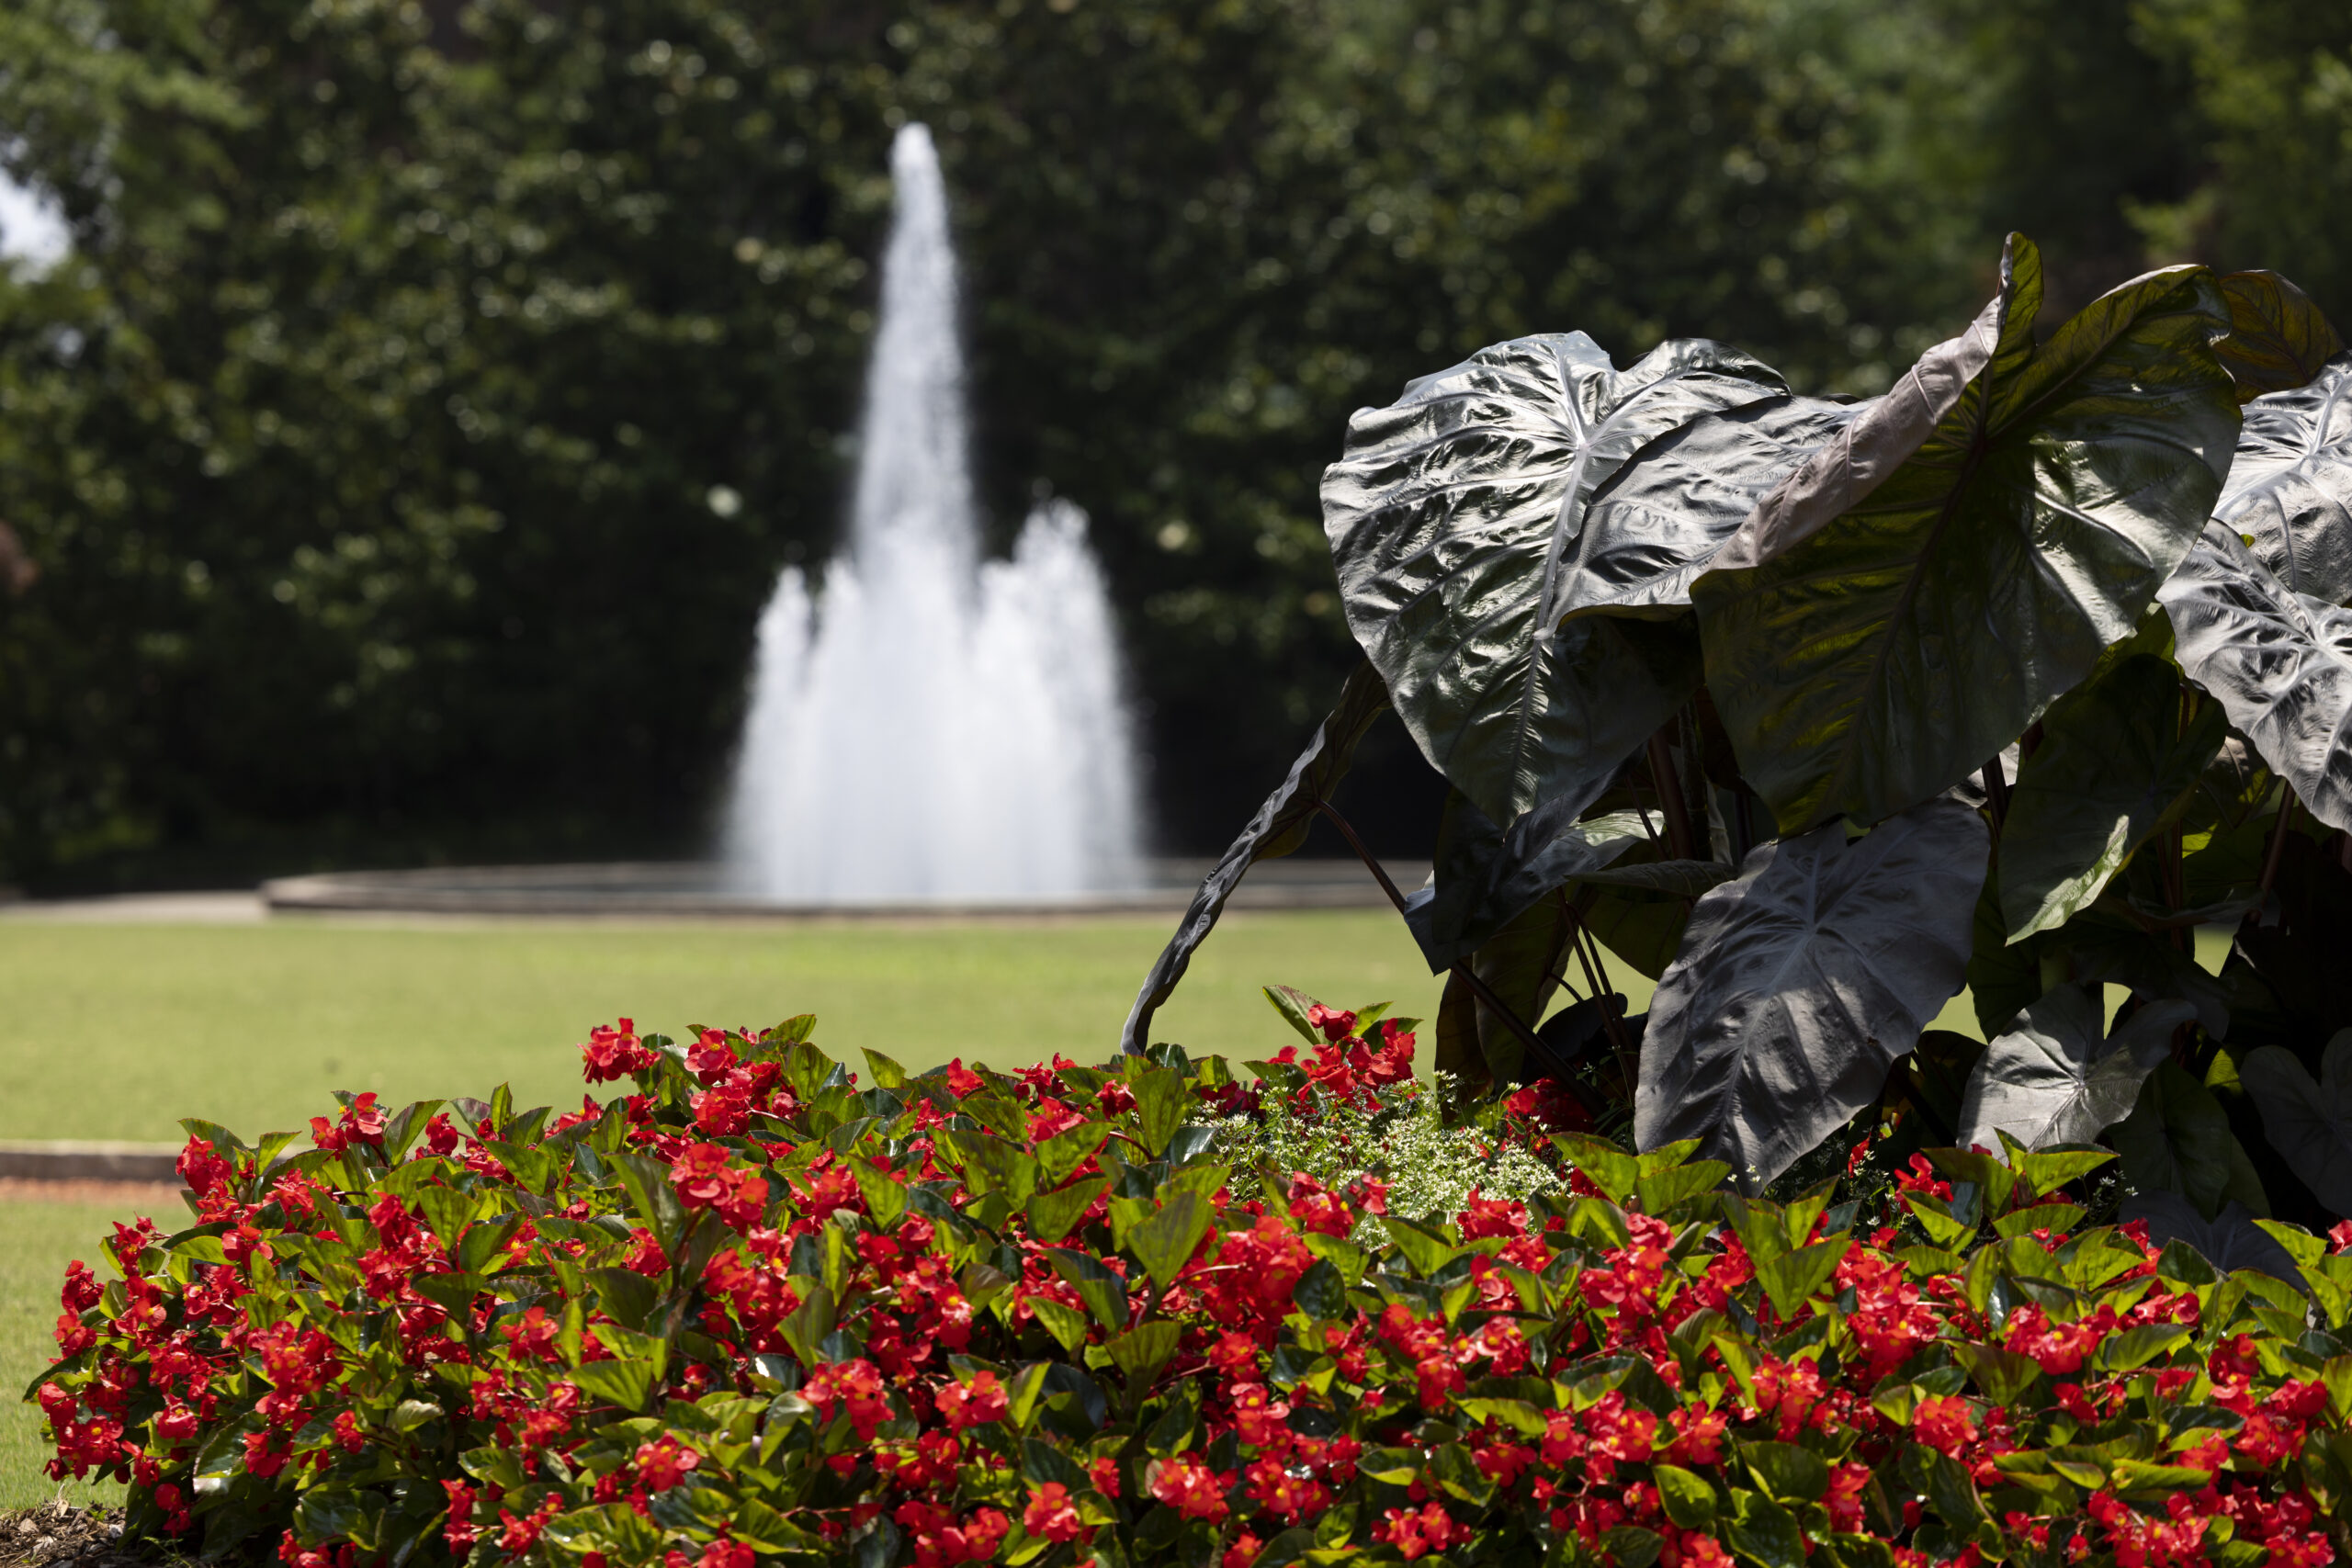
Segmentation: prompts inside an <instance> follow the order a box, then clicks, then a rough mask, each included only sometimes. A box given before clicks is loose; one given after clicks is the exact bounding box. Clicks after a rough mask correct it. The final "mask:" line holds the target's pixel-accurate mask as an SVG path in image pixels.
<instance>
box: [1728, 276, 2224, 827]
mask: <svg viewBox="0 0 2352 1568" xmlns="http://www.w3.org/2000/svg"><path fill="white" fill-rule="evenodd" d="M2002 274H2003V283H2002V288H2001V292H2000V295H1999V296H1998V297H1997V298H1996V299H1995V300H1994V302H1993V304H1992V305H1991V306H1989V307H1988V308H1987V310H1986V311H1985V314H1984V315H1983V316H1981V317H1979V318H1978V320H1977V321H1976V323H1975V324H1974V325H1973V327H1972V328H1971V329H1970V331H1969V332H1968V333H1966V334H1964V335H1963V336H1962V338H1960V339H1956V340H1954V343H1953V344H1945V345H1943V346H1942V347H1940V348H1939V349H1937V350H1933V351H1930V353H1929V355H1928V357H1927V359H1925V360H1923V361H1922V362H1921V365H1920V367H1918V368H1917V370H1915V372H1914V374H1913V377H1912V378H1911V379H1910V380H1909V381H1907V382H1906V383H1905V385H1904V386H1901V387H1898V388H1897V389H1896V390H1895V391H1894V392H1893V393H1890V394H1889V395H1888V396H1887V397H1886V398H1884V399H1883V400H1880V401H1879V402H1878V403H1877V404H1876V405H1874V406H1873V407H1872V408H1871V411H1870V412H1867V413H1865V414H1864V415H1862V416H1861V417H1860V418H1858V419H1857V420H1855V421H1854V422H1853V423H1851V424H1849V426H1847V428H1846V430H1845V432H1844V434H1841V435H1840V436H1839V437H1838V439H1836V440H1834V441H1832V442H1831V443H1830V444H1829V445H1828V446H1826V447H1824V448H1823V449H1822V451H1821V452H1820V453H1817V454H1816V455H1815V458H1814V459H1812V460H1811V461H1809V462H1808V463H1807V464H1806V465H1805V466H1804V467H1803V468H1799V469H1798V470H1797V472H1796V473H1795V474H1793V475H1792V476H1791V478H1790V479H1788V480H1787V481H1785V482H1784V483H1783V484H1782V485H1781V488H1780V489H1779V490H1777V491H1774V492H1773V493H1772V494H1771V495H1770V496H1768V497H1766V498H1765V500H1764V501H1763V502H1761V503H1760V504H1759V505H1758V508H1757V511H1756V514H1755V516H1754V517H1753V518H1751V519H1750V520H1749V522H1748V523H1747V524H1746V525H1743V526H1742V529H1741V532H1740V533H1739V534H1738V535H1736V536H1735V537H1734V538H1733V540H1732V541H1731V543H1730V544H1728V545H1726V546H1725V547H1724V551H1723V553H1722V554H1721V555H1719V556H1718V557H1716V558H1715V562H1714V566H1713V570H1710V571H1708V572H1707V573H1705V574H1704V575H1702V576H1701V577H1700V578H1699V579H1698V580H1697V581H1695V582H1694V583H1693V584H1692V587H1691V601H1692V603H1693V604H1695V605H1697V607H1698V611H1699V617H1700V626H1701V630H1702V636H1703V638H1704V641H1705V645H1706V656H1707V684H1708V689H1709V690H1710V691H1711V692H1712V693H1713V695H1714V701H1715V705H1716V708H1717V710H1718V711H1719V712H1720V713H1721V714H1722V716H1723V720H1724V727H1725V728H1726V729H1727V730H1728V731H1729V732H1730V735H1731V738H1732V741H1733V744H1734V745H1735V746H1736V748H1737V750H1738V752H1739V759H1740V762H1741V765H1742V769H1743V771H1744V773H1746V774H1747V779H1748V781H1749V782H1750V784H1753V785H1754V786H1755V788H1756V789H1757V791H1758V793H1759V794H1761V795H1763V796H1764V798H1765V800H1766V802H1767V803H1768V804H1769V805H1770V807H1771V808H1772V811H1773V814H1774V816H1775V817H1776V818H1778V819H1779V820H1780V822H1781V824H1782V826H1783V827H1784V828H1790V829H1804V828H1807V827H1810V826H1812V825H1814V824H1816V823H1819V822H1821V821H1824V820H1826V818H1829V817H1831V816H1834V815H1836V814H1838V813H1840V812H1843V813H1846V814H1848V815H1849V816H1851V817H1853V818H1857V819H1858V820H1860V821H1865V822H1869V821H1875V820H1877V819H1878V818H1882V817H1884V816H1886V815H1888V814H1889V813H1891V812H1894V811H1899V810H1902V809H1903V808H1905V807H1908V806H1910V805H1913V804H1915V803H1917V802H1919V801H1922V800H1926V799H1928V798H1930V797H1931V796H1933V795H1936V794H1938V793H1939V792H1940V791H1942V790H1944V789H1946V788H1948V787H1949V786H1951V785H1952V784H1956V783H1958V782H1959V781H1961V780H1962V779H1965V778H1966V777H1968V776H1969V775H1970V774H1971V773H1973V772H1975V771H1976V769H1977V768H1978V767H1979V766H1980V765H1981V764H1982V763H1983V762H1984V761H1985V758H1986V757H1989V756H1992V755H1994V754H1995V753H1996V752H1998V751H1999V750H2001V749H2002V748H2003V747H2004V746H2006V745H2007V744H2008V743H2009V742H2010V741H2011V740H2013V739H2016V738H2017V736H2018V732H2019V731H2020V730H2021V729H2023V728H2024V727H2025V726H2026V725H2027V724H2028V723H2029V722H2030V720H2031V719H2032V718H2033V717H2034V716H2036V715H2037V714H2038V713H2039V712H2040V711H2041V709H2042V708H2043V707H2045V706H2046V705H2048V704H2049V703H2050V702H2051V700H2052V699H2053V698H2055V697H2057V696H2059V695H2060V694H2063V693H2064V692H2065V691H2067V690H2068V689H2069V688H2070V687H2072V686H2074V685H2075V683H2076V682H2079V681H2081V680H2082V679H2083V678H2084V677H2085V676H2086V675H2088V674H2089V673H2090V672H2091V670H2092V668H2093V666H2094V665H2095V664H2096V663H2097V662H2098V657H2099V654H2100V652H2101V650H2102V649H2105V648H2106V647H2107V645H2108V644H2109V643H2111V642H2114V641H2116V640H2117V639H2119V638H2120V637H2124V636H2125V635H2127V634H2128V633H2130V632H2131V629H2132V627H2133V626H2135V625H2136V623H2137V622H2138V620H2139V618H2140V615H2141V612H2142V611H2143V610H2144V609H2145V608H2146V607H2147V604H2148V601H2149V598H2150V596H2151V595H2152V594H2153V593H2154V592H2155V589H2156V586H2157V584H2159V583H2160V582H2162V581H2165V578H2167V577H2168V576H2170V575H2171V573H2172V570H2173V568H2174V567H2175V566H2177V564H2178V563H2179V561H2180V559H2181V558H2182V557H2183V556H2184V555H2185V554H2187V552H2188V547H2189V546H2190V545H2191V544H2192V543H2193V542H2194V541H2195V538H2196V535H2197V530H2198V528H2199V525H2201V524H2202V523H2203V521H2204V519H2205V517H2206V515H2207V513H2209V511H2210V510H2211V506H2212V503H2213V501H2214V498H2215V497H2216V496H2217V495H2218V494H2219V492H2220V489H2221V482H2222V476H2223V474H2225V473H2226V472H2227V471H2228V466H2229V454H2230V451H2231V448H2232V446H2233V444H2234V442H2235V439H2236V436H2237V429H2238V410H2237V400H2236V396H2235V393H2234V392H2233V389H2232V387H2231V383H2230V379H2229V378H2228V376H2227V375H2226V374H2224V373H2223V371H2222V368H2221V367H2220V365H2219V364H2218V363H2217V362H2216V361H2215V359H2214V357H2213V354H2212V351H2211V348H2210V346H2208V339H2209V338H2210V337H2211V335H2212V334H2214V333H2216V332H2217V331H2218V330H2219V328H2220V326H2221V324H2222V303H2221V299H2220V295H2219V293H2218V291H2217V289H2216V288H2215V287H2214V284H2213V280H2212V277H2211V274H2209V273H2207V272H2206V271H2204V270H2203V269H2202V268H2198V267H2176V268H2171V269H2167V270H2165V271H2161V272H2154V273H2150V274H2149V275H2147V276H2144V277H2142V278H2138V279H2135V280H2134V281H2132V282H2131V283H2128V284H2126V285H2124V286H2123V287H2122V288H2118V289H2116V290H2114V291H2113V292H2111V293H2109V294H2107V295H2105V296H2103V297H2101V298H2100V299H2097V300H2095V301H2093V302H2092V303H2091V304H2090V305H2089V306H2087V307H2086V309H2085V310H2083V311H2082V312H2081V313H2080V314H2078V315H2076V316H2075V317H2074V318H2073V319H2072V320H2071V321H2067V322H2066V323H2065V324H2064V325H2063V326H2061V327H2060V328H2059V329H2058V330H2057V331H2056V332H2055V333H2052V334H2051V336H2050V338H2049V340H2048V341H2047V342H2045V343H2041V344H2036V343H2035V341H2034V317H2035V314H2036V312H2037V311H2038V310H2039V307H2040V303H2041V261H2040V258H2039V255H2038V254H2037V253H2036V252H2035V251H2034V249H2033V247H2032V245H2031V244H2030V243H2028V242H2026V241H2025V240H2024V239H2023V238H2022V237H2021V236H2012V237H2011V239H2010V243H2009V249H2008V251H2007V254H2005V256H2004V259H2003V264H2002Z"/></svg>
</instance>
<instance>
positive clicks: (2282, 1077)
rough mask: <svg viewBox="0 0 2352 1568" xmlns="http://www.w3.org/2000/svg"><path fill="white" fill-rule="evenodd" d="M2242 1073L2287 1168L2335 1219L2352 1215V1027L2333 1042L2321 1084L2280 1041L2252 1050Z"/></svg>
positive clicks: (2325, 1056) (2325, 1058)
mask: <svg viewBox="0 0 2352 1568" xmlns="http://www.w3.org/2000/svg"><path fill="white" fill-rule="evenodd" d="M2238 1077H2239V1080H2240V1081H2241V1082H2243V1083H2244V1084H2245V1091H2246V1093H2247V1094H2249V1095H2251V1096H2252V1097H2253V1099H2254V1103H2255V1105H2256V1108H2257V1109H2259V1110H2260V1111H2261V1112H2262V1130H2263V1132H2265V1133H2266V1134H2268V1135H2269V1138H2270V1146H2271V1147H2272V1148H2273V1149H2275V1150H2276V1151H2278V1157H2279V1158H2281V1159H2283V1160H2285V1161H2286V1162H2287V1168H2288V1169H2290V1170H2291V1171H2293V1172H2294V1173H2295V1175H2296V1178H2297V1179H2300V1180H2301V1182H2302V1184H2303V1185H2304V1186H2306V1187H2308V1188H2310V1189H2311V1190H2312V1196H2314V1197H2316V1198H2317V1199H2318V1200H2319V1201H2321V1202H2323V1203H2324V1204H2326V1205H2327V1206H2328V1208H2329V1209H2330V1210H2331V1211H2332V1212H2333V1213H2335V1216H2336V1218H2338V1219H2347V1218H2352V1029H2344V1030H2338V1031H2337V1032H2336V1033H2335V1037H2334V1038H2333V1039H2331V1040H2329V1041H2328V1043H2327V1049H2326V1051H2325V1052H2324V1054H2323V1055H2321V1057H2320V1066H2319V1081H2318V1082H2316V1083H2314V1082H2312V1075H2311V1074H2310V1072H2309V1071H2307V1070H2306V1069H2305V1068H2304V1066H2303V1064H2302V1063H2301V1061H2300V1060H2299V1059H2297V1057H2296V1056H2295V1054H2294V1053H2293V1052H2291V1051H2289V1050H2288V1049H2286V1048H2285V1047H2284V1046H2280V1045H2264V1046H2260V1047H2258V1048H2256V1050H2253V1051H2250V1052H2248V1053H2247V1054H2246V1055H2245V1059H2244V1060H2243V1061H2242V1062H2240V1063H2239V1064H2238Z"/></svg>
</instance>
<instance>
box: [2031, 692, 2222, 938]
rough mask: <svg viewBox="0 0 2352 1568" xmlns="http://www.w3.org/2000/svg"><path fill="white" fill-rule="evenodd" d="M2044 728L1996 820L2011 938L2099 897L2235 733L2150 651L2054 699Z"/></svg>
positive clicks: (2056, 921) (2183, 802)
mask: <svg viewBox="0 0 2352 1568" xmlns="http://www.w3.org/2000/svg"><path fill="white" fill-rule="evenodd" d="M2188 706H2189V707H2190V712H2189V715H2188V723H2187V724H2186V726H2184V725H2183V723H2182V709H2183V707H2184V703H2183V701H2182V698H2181V690H2180V675H2179V672H2178V671H2176V670H2175V669H2174V668H2173V666H2172V663H2171V661H2170V660H2165V659H2158V658H2154V657H2151V656H2148V655H2144V654H2139V655H2133V656H2132V657H2130V658H2127V659H2123V660H2118V661H2117V662H2115V663H2114V664H2113V665H2112V666H2111V667H2109V668H2108V669H2105V670H2102V671H2100V672H2099V673H2098V676H2097V677H2096V678H2095V679H2093V680H2091V681H2089V682H2086V683H2085V684H2084V685H2082V686H2080V687H2078V688H2076V689H2075V691H2072V692H2070V693H2068V694H2066V695H2064V696H2063V697H2061V698H2059V699H2058V701H2057V702H2055V703H2053V704H2052V705H2051V708H2050V711H2049V713H2048V714H2047V715H2045V716H2043V718H2042V721H2041V728H2042V740H2041V746H2040V748H2039V749H2038V750H2035V752H2034V753H2033V755H2032V756H2031V757H2030V758H2029V759H2028V760H2027V761H2026V762H2025V764H2024V766H2022V767H2021V768H2019V769H2018V777H2017V784H2016V788H2015V790H2014V791H2013V793H2012V794H2011V795H2010V796H2009V809H2008V817H2007V820H2006V821H2005V822H2004V824H2003V825H2002V829H2001V875H2000V892H2001V914H2002V918H2003V919H2004V920H2006V921H2007V925H2008V929H2009V940H2010V941H2012V942H2016V941H2019V940H2021V939H2023V938H2025V937H2028V936H2030V935H2031V934H2032V933H2034V932H2035V931H2046V930H2051V929H2053V928H2055V927H2058V926H2062V925H2064V924H2065V923H2066V921H2068V920H2069V919H2073V918H2074V916H2075V912H2076V911H2078V910H2080V909H2082V908H2086V906H2088V905H2089V904H2090V902H2091V901H2092V900H2093V899H2095V898H2097V897H2098V896H2099V893H2100V891H2101V890H2102V889H2104V888H2105V887H2106V886H2107V884H2108V880H2109V878H2110V877H2112V876H2113V875H2114V874H2115V873H2116V872H2117V870H2118V869H2119V868H2120V867H2121V866H2122V864H2123V863H2124V862H2125V861H2126V860H2127V859H2129V858H2130V857H2131V853H2132V852H2133V851H2135V850H2137V849H2138V848H2139V847H2140V846H2141V845H2142V844H2143V843H2145V842H2146V841H2147V840H2148V838H2149V836H2150V835H2151V834H2153V833H2154V832H2155V830H2156V829H2157V828H2158V827H2159V826H2161V825H2162V824H2163V823H2165V821H2166V820H2167V819H2169V818H2172V817H2174V816H2176V815H2177V813H2178V812H2179V811H2181V810H2182V809H2183V808H2184V807H2187V805H2188V795H2189V793H2190V792H2191V791H2192V790H2194V789H2195V788H2196V787H2197V786H2198V784H2199V780H2200V779H2201V778H2202V777H2203V776H2204V773H2205V769H2206V766H2207V765H2208V764H2209V763H2211V761H2212V760H2213V758H2214V757H2215V756H2216V755H2217V754H2218V753H2219V752H2220V751H2221V749H2222V741H2223V740H2225V739H2227V738H2228V735H2229V722H2228V720H2227V719H2226V718H2225V717H2224V716H2223V715H2222V709H2221V706H2220V705H2219V704H2216V703H2212V702H2207V701H2201V700H2200V701H2196V702H2194V703H2193V704H2190V705H2188Z"/></svg>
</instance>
